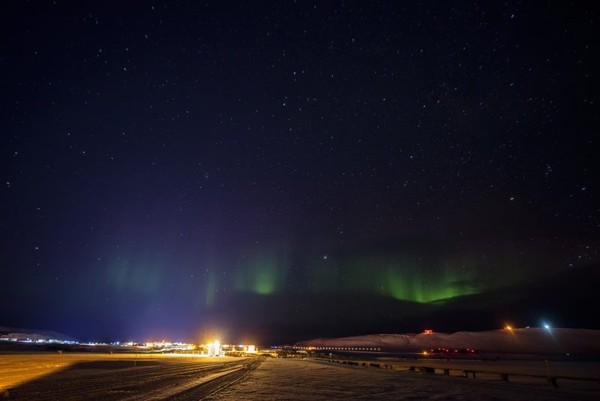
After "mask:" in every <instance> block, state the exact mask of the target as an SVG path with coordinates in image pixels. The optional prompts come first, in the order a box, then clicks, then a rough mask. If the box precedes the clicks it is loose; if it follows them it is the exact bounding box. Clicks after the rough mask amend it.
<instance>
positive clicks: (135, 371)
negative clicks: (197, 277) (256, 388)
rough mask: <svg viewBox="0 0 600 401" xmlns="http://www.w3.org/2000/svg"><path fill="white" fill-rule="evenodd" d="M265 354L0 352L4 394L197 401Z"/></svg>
mask: <svg viewBox="0 0 600 401" xmlns="http://www.w3.org/2000/svg"><path fill="white" fill-rule="evenodd" d="M259 363H260V359H258V358H251V359H242V358H227V359H225V358H198V357H194V358H191V357H188V358H186V357H168V356H162V355H155V356H152V357H149V356H142V355H115V356H112V355H108V356H107V355H97V354H96V355H89V354H88V355H85V354H84V355H57V354H42V355H40V354H31V355H4V356H0V377H1V379H0V394H2V396H1V397H0V399H6V400H28V401H36V400H40V401H41V400H129V401H134V400H164V399H169V400H184V401H185V400H198V399H202V398H206V397H207V396H209V395H211V394H213V393H215V392H217V391H219V390H220V389H222V388H224V387H226V386H228V385H230V384H232V383H234V382H236V381H238V380H239V379H241V378H243V377H244V376H245V375H246V374H248V372H250V371H251V370H253V369H255V368H256V367H257V366H258V365H259Z"/></svg>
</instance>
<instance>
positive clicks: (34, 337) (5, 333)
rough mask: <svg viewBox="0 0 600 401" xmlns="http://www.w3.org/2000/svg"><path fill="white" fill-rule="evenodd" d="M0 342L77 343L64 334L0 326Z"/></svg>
mask: <svg viewBox="0 0 600 401" xmlns="http://www.w3.org/2000/svg"><path fill="white" fill-rule="evenodd" d="M0 341H11V342H14V341H16V342H77V339H75V338H73V337H71V336H68V335H66V334H62V333H58V332H56V331H49V330H30V329H21V328H16V327H3V326H0Z"/></svg>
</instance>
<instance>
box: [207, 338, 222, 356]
mask: <svg viewBox="0 0 600 401" xmlns="http://www.w3.org/2000/svg"><path fill="white" fill-rule="evenodd" d="M207 351H208V356H221V343H220V342H219V340H217V341H215V342H213V343H210V344H207Z"/></svg>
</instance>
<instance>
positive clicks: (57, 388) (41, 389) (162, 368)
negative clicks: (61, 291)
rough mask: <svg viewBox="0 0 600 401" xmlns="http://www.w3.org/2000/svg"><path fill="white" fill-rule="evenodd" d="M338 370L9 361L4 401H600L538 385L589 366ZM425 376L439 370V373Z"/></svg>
mask: <svg viewBox="0 0 600 401" xmlns="http://www.w3.org/2000/svg"><path fill="white" fill-rule="evenodd" d="M339 362H340V361H335V360H319V359H278V358H268V359H262V358H229V357H227V358H201V357H197V356H196V357H193V356H189V357H185V356H168V355H154V356H143V355H135V354H130V355H109V354H63V355H57V354H39V353H31V354H14V355H0V400H2V399H7V400H31V401H37V400H128V401H133V400H201V399H210V400H221V401H229V400H249V401H252V400H261V401H262V400H266V399H268V400H302V401H310V400H332V399H344V400H371V399H419V400H465V401H469V400H481V399H495V400H523V401H537V400H561V401H563V400H597V399H600V382H598V380H585V381H580V380H572V381H570V380H561V381H559V382H558V384H559V386H558V387H550V386H549V385H548V383H547V382H546V380H543V379H540V378H539V376H541V377H544V375H543V374H540V372H546V373H548V372H552V373H555V374H561V375H578V376H580V377H583V376H586V377H587V378H588V379H590V378H593V377H596V375H597V373H598V369H599V368H600V366H599V365H598V364H597V363H590V362H573V363H571V362H569V363H566V362H553V363H551V364H546V363H544V361H538V362H535V361H501V362H500V363H499V362H493V361H449V360H439V361H432V360H422V361H410V363H411V364H412V365H414V366H413V369H412V370H411V369H408V368H407V366H404V365H402V363H398V362H395V363H396V364H394V365H393V366H392V365H385V366H387V368H383V366H384V365H382V362H381V360H379V361H378V362H377V361H375V360H372V361H371V363H364V364H362V363H361V364H354V365H350V364H347V363H346V364H344V363H339ZM342 362H344V361H342ZM345 362H348V361H345ZM386 363H388V362H386ZM424 364H425V365H424ZM438 365H439V366H438ZM538 365H540V366H538ZM390 366H391V368H390ZM419 366H429V367H433V368H435V369H433V370H435V372H428V371H427V370H422V369H419ZM441 367H445V368H450V374H448V375H445V374H443V373H442V374H440V372H439V371H440V368H441ZM464 369H471V370H473V371H475V370H476V371H477V372H478V374H477V378H475V377H473V376H472V375H471V376H469V377H465V376H464V375H463V376H459V375H457V374H455V373H456V372H462V371H464ZM498 370H501V371H503V372H510V373H511V375H512V374H514V375H515V376H514V377H513V376H511V377H510V381H504V380H502V379H501V378H500V377H498V375H497V374H487V375H486V374H483V372H494V371H498ZM442 371H443V369H442Z"/></svg>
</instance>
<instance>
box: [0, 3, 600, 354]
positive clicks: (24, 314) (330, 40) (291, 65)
mask: <svg viewBox="0 0 600 401" xmlns="http://www.w3.org/2000/svg"><path fill="white" fill-rule="evenodd" d="M599 11H600V10H599V8H598V6H596V5H590V4H562V3H560V2H557V3H552V2H550V3H545V4H533V3H529V2H525V3H520V2H486V3H485V4H478V3H472V4H452V5H451V4H427V3H425V4H420V3H419V4H414V3H413V2H406V3H405V2H392V3H390V2H384V1H381V2H379V1H375V2H369V3H368V4H364V3H362V2H327V3H321V2H314V3H310V2H298V3H289V4H288V3H276V2H273V3H264V4H261V5H259V6H257V5H256V4H255V3H253V2H236V3H232V4H230V5H228V4H223V3H221V2H218V3H214V4H211V3H203V4H198V3H196V2H192V1H183V2H177V3H168V2H167V3H162V2H151V3H142V2H127V3H126V4H120V3H112V4H110V3H105V2H86V3H76V2H69V1H56V2H49V3H45V2H44V3H43V2H34V3H32V4H29V3H23V2H16V1H9V2H3V3H2V5H0V29H1V30H2V33H3V35H2V37H3V38H4V40H3V42H2V43H1V44H0V72H1V73H2V74H1V78H0V79H1V80H2V94H1V95H0V101H1V102H2V109H1V110H2V112H1V113H2V118H1V119H0V130H1V132H2V136H1V146H0V149H1V150H2V158H1V168H0V171H1V173H2V180H3V181H2V186H1V187H0V202H1V204H2V209H1V212H0V213H1V215H0V247H1V248H0V254H1V255H2V256H1V260H0V277H2V279H1V280H0V325H1V326H16V327H24V328H36V327H40V326H41V328H47V329H51V330H56V331H60V332H64V333H65V334H69V335H73V336H74V337H79V338H82V339H86V340H94V339H98V340H117V339H121V340H125V339H127V338H132V339H133V338H134V337H135V339H136V340H139V338H138V337H161V336H166V335H169V336H172V337H177V336H181V337H184V338H185V339H190V340H194V337H195V336H198V337H199V336H201V335H204V334H205V333H207V332H215V333H222V335H223V336H228V337H229V338H231V339H237V340H244V339H246V338H248V339H250V340H252V339H253V340H254V341H257V342H260V341H263V340H264V341H266V342H271V340H272V341H274V342H277V340H279V339H281V340H284V341H294V340H303V339H306V337H307V336H311V335H312V334H318V333H323V334H324V335H326V336H329V335H335V336H338V335H352V334H371V333H374V332H377V331H381V330H386V331H391V330H404V331H420V330H422V329H424V328H426V327H422V326H428V328H434V329H439V330H442V331H448V330H453V329H452V328H457V329H459V330H461V327H462V329H469V328H472V329H477V328H481V329H491V328H497V327H500V326H501V325H502V324H503V321H504V320H505V319H507V320H515V321H516V322H515V324H519V322H520V321H522V322H523V323H520V324H523V325H535V324H536V323H537V322H536V320H538V319H549V320H552V324H555V325H563V326H565V327H569V326H572V325H578V326H582V327H587V328H596V329H598V328H600V324H599V321H598V319H597V318H595V317H594V316H595V314H593V313H591V311H592V309H591V308H592V305H595V301H594V298H593V295H592V294H593V293H594V291H595V290H594V288H593V287H592V286H591V284H590V282H592V280H595V279H596V278H597V276H598V271H599V270H600V267H599V266H600V258H599V253H598V249H599V247H600V209H599V208H598V205H599V204H600V202H599V198H598V187H597V186H596V185H597V182H598V178H597V177H598V162H597V155H596V153H597V152H596V151H595V149H596V148H597V146H596V143H597V141H598V139H597V137H598V135H597V133H598V132H599V128H600V124H599V116H600V110H599V109H598V107H599V105H600V102H599V99H598V90H597V89H598V87H599V85H598V75H597V71H600V65H599V64H600V63H599V58H598V57H597V54H598V49H597V47H598V41H597V39H595V36H596V35H595V34H596V31H597V21H598V17H599V16H600V12H599ZM565 283H568V288H563V286H567V284H565ZM540 294H544V296H543V297H541V298H540ZM556 294H561V295H560V296H556ZM440 300H444V301H443V302H441V301H440ZM319 302H321V304H320V303H319ZM437 326H439V328H437ZM345 333H346V334H345ZM188 336H189V337H188ZM184 338H181V339H184Z"/></svg>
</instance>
